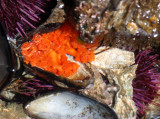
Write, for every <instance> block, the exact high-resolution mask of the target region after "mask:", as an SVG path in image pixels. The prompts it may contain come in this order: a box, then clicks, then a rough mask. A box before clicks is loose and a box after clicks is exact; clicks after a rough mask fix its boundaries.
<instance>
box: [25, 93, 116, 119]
mask: <svg viewBox="0 0 160 119" xmlns="http://www.w3.org/2000/svg"><path fill="white" fill-rule="evenodd" d="M25 110H26V113H27V114H29V115H30V116H31V117H34V118H37V119H118V118H117V116H116V114H115V112H114V111H113V110H112V109H111V108H109V107H108V106H106V105H103V104H100V103H98V102H96V101H94V100H92V99H90V98H87V97H84V96H82V95H78V94H76V93H73V92H68V91H59V92H54V93H51V94H49V95H45V96H42V97H39V98H37V99H35V100H34V101H31V102H30V103H28V104H27V105H26V106H25Z"/></svg>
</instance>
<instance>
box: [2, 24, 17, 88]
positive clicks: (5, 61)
mask: <svg viewBox="0 0 160 119" xmlns="http://www.w3.org/2000/svg"><path fill="white" fill-rule="evenodd" d="M16 71H17V60H16V56H15V53H14V51H13V49H12V47H11V46H10V45H9V41H8V40H7V35H6V31H5V29H4V27H3V26H2V24H1V23H0V89H3V88H4V87H5V85H6V84H7V83H8V82H9V81H10V80H11V77H12V76H13V75H14V74H15V72H16Z"/></svg>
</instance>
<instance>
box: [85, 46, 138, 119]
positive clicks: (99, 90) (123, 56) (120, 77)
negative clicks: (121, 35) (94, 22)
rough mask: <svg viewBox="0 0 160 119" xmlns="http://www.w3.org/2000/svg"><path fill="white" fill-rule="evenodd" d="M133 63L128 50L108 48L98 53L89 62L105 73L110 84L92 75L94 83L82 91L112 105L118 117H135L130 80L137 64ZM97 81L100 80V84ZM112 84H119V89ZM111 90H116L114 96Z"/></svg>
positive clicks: (132, 57) (132, 56) (121, 118)
mask: <svg viewBox="0 0 160 119" xmlns="http://www.w3.org/2000/svg"><path fill="white" fill-rule="evenodd" d="M103 49H104V48H103ZM134 63H135V58H134V53H133V52H130V51H126V50H122V49H118V48H110V49H108V50H105V51H103V52H100V53H98V54H97V55H96V56H95V60H94V61H93V62H92V63H91V64H92V65H94V67H96V70H99V71H100V72H101V74H104V75H107V78H108V80H109V82H110V84H109V85H110V86H109V85H108V84H105V83H104V81H103V79H102V78H100V76H99V78H97V77H94V78H95V79H94V80H95V81H94V85H93V86H90V87H89V88H88V89H86V90H84V91H83V93H84V94H86V95H89V96H91V97H94V98H96V99H98V100H99V101H101V102H103V103H107V104H108V105H109V106H111V107H113V109H114V110H115V112H116V113H117V115H118V117H119V118H120V119H136V111H137V108H136V106H135V103H134V101H133V99H132V98H133V87H132V80H133V79H134V78H135V76H136V74H135V71H136V69H137V65H134ZM92 69H93V68H92ZM94 69H95V68H94ZM96 70H95V71H94V75H95V76H96V75H98V73H97V72H96ZM97 82H101V84H99V83H97ZM114 85H117V86H119V90H118V89H116V87H114ZM108 87H109V89H108V92H107V88H108ZM111 90H112V92H116V94H115V98H114V94H113V93H112V92H111V93H110V91H111ZM104 92H105V94H104ZM111 99H112V100H111Z"/></svg>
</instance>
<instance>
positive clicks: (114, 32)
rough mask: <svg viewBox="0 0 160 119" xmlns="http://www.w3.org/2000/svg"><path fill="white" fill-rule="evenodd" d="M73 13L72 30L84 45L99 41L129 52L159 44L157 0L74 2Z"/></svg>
mask: <svg viewBox="0 0 160 119" xmlns="http://www.w3.org/2000/svg"><path fill="white" fill-rule="evenodd" d="M73 11H74V14H75V16H76V20H77V24H76V26H75V27H76V28H77V29H78V30H80V37H81V38H82V40H83V41H85V42H89V43H92V42H94V41H95V40H102V39H103V40H104V44H106V43H107V44H111V45H112V46H116V47H121V46H125V47H130V49H145V48H151V47H152V46H157V45H158V44H159V43H160V40H159V39H160V36H159V33H160V27H159V26H160V25H159V19H160V2H159V1H157V0H152V1H151V0H149V1H148V2H146V0H121V1H120V0H118V1H116V2H115V1H109V0H81V1H80V0H78V1H76V7H75V8H74V10H73ZM75 16H73V19H75ZM97 36H102V37H101V39H100V38H99V37H97ZM98 38H99V39H98Z"/></svg>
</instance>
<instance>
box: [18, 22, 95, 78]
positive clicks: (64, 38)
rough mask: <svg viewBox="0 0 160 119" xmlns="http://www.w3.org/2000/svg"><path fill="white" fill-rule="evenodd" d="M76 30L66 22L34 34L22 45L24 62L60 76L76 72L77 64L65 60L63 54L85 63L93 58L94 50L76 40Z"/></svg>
mask: <svg viewBox="0 0 160 119" xmlns="http://www.w3.org/2000/svg"><path fill="white" fill-rule="evenodd" d="M77 39H78V31H77V30H75V29H74V28H73V27H72V26H71V25H70V24H69V23H68V22H66V23H65V24H64V25H63V26H61V27H60V28H59V29H57V30H56V31H53V32H50V33H46V34H42V35H39V34H35V35H34V36H33V39H32V41H31V42H26V43H24V44H23V45H22V47H21V49H22V55H23V56H24V62H25V63H26V64H29V63H30V64H31V66H36V67H39V68H42V69H44V70H46V71H49V72H52V73H54V74H57V75H60V76H66V77H69V76H71V75H73V74H74V73H75V72H77V69H78V68H79V65H78V64H76V63H74V62H70V61H69V60H67V57H66V55H65V54H69V55H72V56H73V57H74V59H75V60H76V61H79V62H82V63H87V62H91V61H93V60H94V58H95V56H94V51H93V50H89V49H87V48H86V47H85V45H83V44H79V43H78V42H77Z"/></svg>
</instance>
